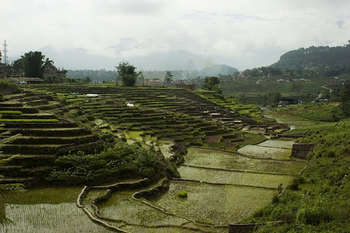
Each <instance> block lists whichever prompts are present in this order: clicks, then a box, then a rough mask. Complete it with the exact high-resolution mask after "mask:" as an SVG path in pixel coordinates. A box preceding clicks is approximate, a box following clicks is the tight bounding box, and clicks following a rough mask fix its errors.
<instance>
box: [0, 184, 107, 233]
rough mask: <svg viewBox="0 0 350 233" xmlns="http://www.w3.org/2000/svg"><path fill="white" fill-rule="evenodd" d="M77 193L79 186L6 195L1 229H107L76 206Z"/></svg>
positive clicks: (9, 232)
mask: <svg viewBox="0 0 350 233" xmlns="http://www.w3.org/2000/svg"><path fill="white" fill-rule="evenodd" d="M79 193H80V188H42V189H34V190H28V191H19V192H16V193H11V195H8V196H6V203H5V208H4V212H5V215H6V218H7V219H8V221H7V222H8V223H7V224H4V225H0V232H4V233H5V232H6V233H18V232H21V233H33V232H43V233H57V232H62V233H72V232H90V233H104V232H110V231H107V230H106V229H104V228H103V227H101V226H99V225H96V224H94V223H92V222H91V221H89V219H88V218H87V216H86V215H85V214H84V213H83V212H82V211H81V210H80V209H78V208H77V207H76V205H75V201H76V198H77V196H78V195H79Z"/></svg>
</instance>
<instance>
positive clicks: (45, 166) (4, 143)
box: [0, 92, 100, 183]
mask: <svg viewBox="0 0 350 233" xmlns="http://www.w3.org/2000/svg"><path fill="white" fill-rule="evenodd" d="M59 105H60V103H59V102H57V101H54V100H53V98H52V97H50V96H48V95H41V94H34V93H31V92H24V93H21V94H16V95H8V96H6V97H5V99H4V100H3V101H2V102H1V103H0V116H1V117H0V173H1V174H2V175H3V176H4V177H5V178H1V179H0V183H13V182H18V183H27V182H35V180H36V179H37V178H38V177H40V176H43V175H45V174H46V173H47V172H48V171H49V170H50V169H51V165H52V163H53V162H54V161H55V159H56V158H57V156H59V155H60V154H64V153H68V152H73V151H85V152H93V151H95V150H96V149H97V148H99V145H100V142H99V141H98V137H97V136H96V135H94V134H92V133H91V131H90V130H88V129H85V128H81V127H79V126H78V125H77V124H76V123H74V122H72V121H67V120H65V119H63V118H60V117H58V116H57V115H55V114H54V113H53V112H52V111H51V110H52V109H55V108H57V107H58V106H59Z"/></svg>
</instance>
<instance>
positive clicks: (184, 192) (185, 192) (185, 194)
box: [177, 190, 188, 198]
mask: <svg viewBox="0 0 350 233" xmlns="http://www.w3.org/2000/svg"><path fill="white" fill-rule="evenodd" d="M187 195H188V193H187V191H186V190H182V191H180V192H178V193H177V196H178V197H180V198H187Z"/></svg>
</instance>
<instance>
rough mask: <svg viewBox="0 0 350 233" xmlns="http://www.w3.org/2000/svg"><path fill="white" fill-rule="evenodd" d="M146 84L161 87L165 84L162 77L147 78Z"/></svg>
mask: <svg viewBox="0 0 350 233" xmlns="http://www.w3.org/2000/svg"><path fill="white" fill-rule="evenodd" d="M144 85H145V86H150V87H161V86H163V82H162V81H161V80H160V79H158V78H155V79H145V81H144Z"/></svg>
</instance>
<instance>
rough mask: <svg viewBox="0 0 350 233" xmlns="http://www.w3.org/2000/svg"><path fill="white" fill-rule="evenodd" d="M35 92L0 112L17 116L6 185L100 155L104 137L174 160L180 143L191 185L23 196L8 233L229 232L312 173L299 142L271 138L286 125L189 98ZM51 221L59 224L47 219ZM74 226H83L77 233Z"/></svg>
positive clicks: (179, 181) (7, 148)
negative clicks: (71, 156) (72, 155)
mask: <svg viewBox="0 0 350 233" xmlns="http://www.w3.org/2000/svg"><path fill="white" fill-rule="evenodd" d="M31 91H32V92H26V93H22V94H19V95H12V96H7V97H6V99H5V100H4V102H3V103H1V104H2V105H1V106H2V107H1V108H2V109H1V108H0V109H1V110H0V111H7V113H4V114H2V117H1V119H0V122H1V124H2V125H1V135H0V136H1V139H2V145H1V147H2V149H0V150H1V151H2V156H3V157H2V158H3V159H2V160H1V161H2V165H1V166H2V167H1V169H2V170H1V173H2V174H5V177H14V178H17V179H18V177H17V176H16V175H17V174H21V176H20V177H22V178H24V177H25V178H26V179H29V178H28V177H35V174H32V173H33V172H35V173H37V172H39V171H41V170H45V167H48V166H49V165H47V164H48V163H46V162H43V161H45V160H46V161H47V160H50V159H51V160H50V161H52V159H53V161H54V158H56V157H57V156H60V153H67V151H68V150H73V151H74V150H85V151H86V152H91V150H96V149H98V146H97V145H96V144H99V143H100V142H99V140H98V137H97V136H96V135H98V134H100V133H104V132H109V133H112V134H113V135H114V136H116V137H121V138H125V139H126V140H127V141H128V142H129V143H134V142H138V143H140V144H142V145H143V146H154V147H157V148H159V150H161V151H162V152H163V154H164V156H165V157H167V158H168V157H171V155H167V152H170V153H169V154H171V145H173V144H178V143H181V144H184V145H185V146H186V147H187V149H188V151H187V154H186V155H185V156H184V162H183V163H182V164H181V165H180V166H179V167H178V171H179V173H180V175H181V178H176V179H175V178H173V179H170V180H169V179H166V178H164V179H162V180H160V181H158V183H150V182H148V181H147V180H145V179H141V180H132V181H127V182H124V183H123V182H122V183H117V184H114V185H107V186H89V187H86V188H84V189H83V191H82V192H81V190H80V189H76V188H49V189H47V188H46V189H34V190H29V191H27V192H25V193H22V194H16V195H13V196H12V197H11V198H9V200H8V201H7V206H6V207H5V212H6V214H7V217H8V218H10V219H11V220H12V221H13V222H14V224H10V225H7V226H5V228H4V229H5V230H7V232H56V231H55V230H53V229H52V228H50V227H48V226H55V229H60V232H67V233H68V232H72V231H73V232H74V231H76V230H77V229H79V230H81V231H82V232H96V233H97V232H109V231H116V232H174V233H175V232H228V225H229V224H230V223H235V222H240V221H242V220H244V219H245V218H248V217H249V216H251V215H252V214H253V213H254V212H255V211H257V210H259V209H261V208H262V207H264V206H265V205H267V204H268V203H269V202H271V200H272V197H273V196H274V195H276V194H278V192H281V190H282V189H283V188H285V187H286V186H287V185H288V184H289V183H290V182H291V181H292V179H293V178H294V176H295V175H296V174H298V173H299V172H300V171H301V170H302V169H303V168H304V167H305V165H306V162H305V161H303V160H298V159H294V158H291V157H290V154H291V146H292V144H293V142H292V141H284V140H267V141H266V139H265V137H264V136H263V134H266V135H273V134H274V133H275V132H280V131H281V130H285V129H286V127H285V126H283V125H280V124H276V123H264V124H258V123H257V122H255V121H254V120H252V119H250V118H248V117H247V116H244V115H241V114H239V113H237V112H235V111H232V109H229V108H225V107H223V106H220V105H217V104H215V103H213V102H211V101H210V100H208V99H204V98H202V97H200V96H198V95H196V94H194V93H192V92H189V91H186V90H182V89H164V88H118V87H108V88H106V87H104V88H102V87H80V86H63V85H62V86H60V85H59V86H49V85H47V86H44V85H40V86H35V87H34V89H32V90H31ZM37 102H38V103H37ZM33 104H34V105H33ZM10 111H13V112H11V113H10ZM0 114H1V113H0ZM29 115H30V116H29ZM44 116H46V117H47V118H45V117H44ZM10 119H13V120H12V121H11V120H10ZM20 119H32V120H34V119H37V120H38V122H21V120H20ZM1 120H2V121H1ZM40 120H42V121H40ZM46 120H49V121H51V122H47V121H46ZM45 121H46V122H45ZM16 124H17V125H16ZM11 126H12V127H11ZM247 129H248V130H249V132H253V131H254V129H255V134H251V133H247V132H245V131H244V130H247ZM69 132H70V133H69ZM23 148H25V149H23ZM63 148H66V149H65V150H63ZM68 148H69V149H68ZM219 148H220V149H219ZM60 149H62V150H60ZM237 149H239V150H238V151H237ZM57 151H59V153H55V152H57ZM41 162H43V163H42V165H41ZM13 169H15V170H13ZM16 169H17V170H16ZM14 171H20V172H19V173H15V174H14V173H12V172H14ZM24 174H28V175H27V176H23V175H24ZM6 179H7V181H10V180H9V179H10V178H2V180H3V181H6ZM77 198H78V200H77ZM43 200H45V201H43ZM75 202H76V203H75ZM75 205H77V206H78V207H79V208H80V209H78V208H76V207H75ZM78 210H80V211H78ZM21 213H25V214H27V215H28V218H29V219H30V221H24V220H23V217H21ZM44 213H45V214H48V215H49V216H50V217H49V218H47V219H45V220H43V219H42V216H43V214H44ZM61 213H64V214H61ZM84 213H86V215H87V216H89V218H90V220H89V218H88V217H87V216H86V215H85V214H84ZM67 219H74V220H72V225H70V224H67ZM69 221H70V220H69ZM92 222H95V223H99V224H100V225H102V226H98V225H94V224H92ZM77 225H79V227H77ZM103 226H104V227H103Z"/></svg>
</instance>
